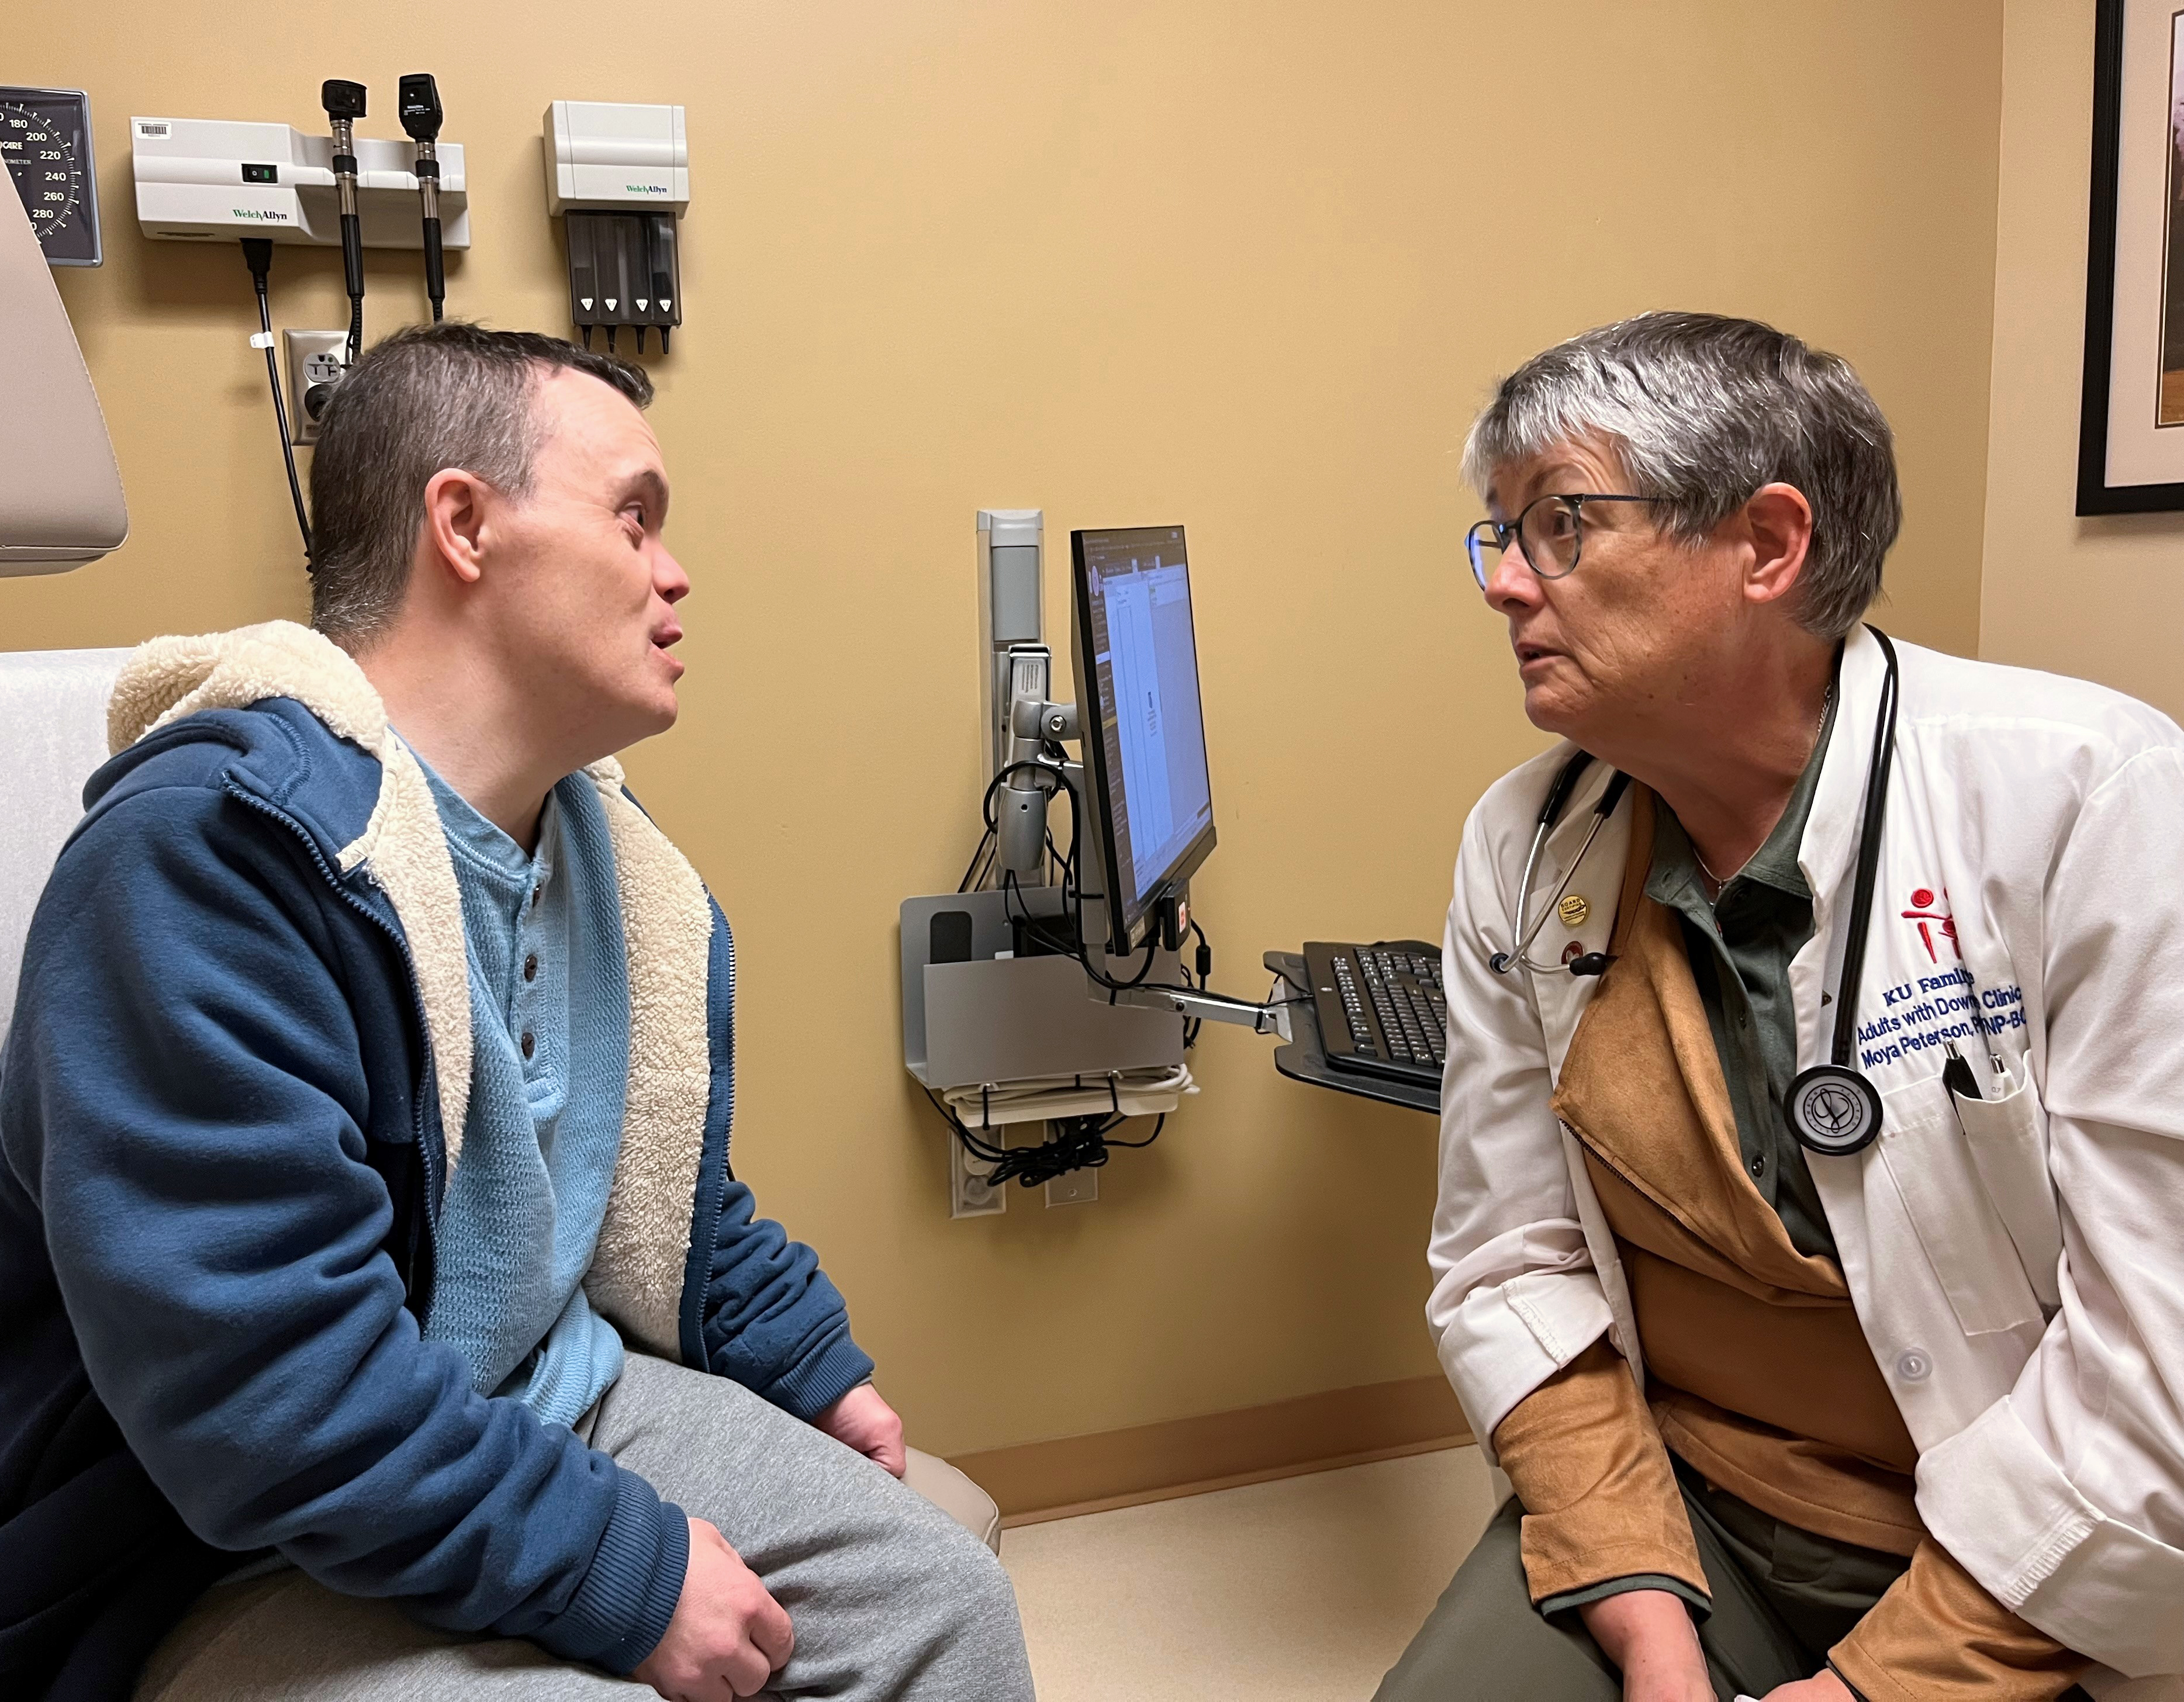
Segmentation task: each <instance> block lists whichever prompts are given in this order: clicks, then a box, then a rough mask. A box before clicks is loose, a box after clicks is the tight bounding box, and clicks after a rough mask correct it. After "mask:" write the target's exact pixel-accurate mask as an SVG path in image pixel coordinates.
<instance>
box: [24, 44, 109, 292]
mask: <svg viewBox="0 0 2184 1702" xmlns="http://www.w3.org/2000/svg"><path fill="white" fill-rule="evenodd" d="M0 159H5V160H6V161H7V162H8V176H9V177H11V178H13V179H14V183H15V192H16V193H17V194H18V195H20V197H22V200H23V210H24V211H25V212H26V213H28V214H30V215H31V231H32V232H33V233H34V234H35V235H36V237H37V239H38V246H39V248H42V249H43V250H44V251H45V255H46V263H47V264H48V265H53V266H96V265H97V264H99V262H100V261H101V260H102V259H104V256H103V254H102V253H100V251H99V246H98V181H97V172H96V171H95V170H94V169H93V167H92V157H91V97H89V96H88V95H86V93H84V92H83V91H82V90H81V89H17V88H8V87H5V86H0Z"/></svg>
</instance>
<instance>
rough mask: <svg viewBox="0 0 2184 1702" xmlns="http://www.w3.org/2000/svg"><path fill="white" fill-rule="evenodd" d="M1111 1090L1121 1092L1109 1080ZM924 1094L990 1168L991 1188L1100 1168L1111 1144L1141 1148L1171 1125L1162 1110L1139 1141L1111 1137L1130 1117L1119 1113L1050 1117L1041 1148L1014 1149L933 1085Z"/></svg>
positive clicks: (1033, 1185) (1025, 1184) (969, 1150)
mask: <svg viewBox="0 0 2184 1702" xmlns="http://www.w3.org/2000/svg"><path fill="white" fill-rule="evenodd" d="M1108 1088H1109V1091H1110V1092H1111V1093H1117V1089H1116V1088H1115V1086H1114V1083H1113V1081H1112V1078H1110V1081H1109V1083H1108ZM925 1097H926V1098H927V1099H930V1100H932V1102H933V1110H936V1111H938V1112H939V1113H940V1115H941V1116H942V1117H943V1118H944V1119H945V1120H946V1121H947V1124H948V1126H949V1127H950V1129H952V1130H954V1131H955V1132H956V1138H957V1139H958V1140H960V1141H961V1142H962V1143H963V1150H964V1151H965V1152H967V1153H968V1154H971V1156H972V1157H973V1158H975V1159H977V1160H978V1161H979V1162H980V1163H981V1164H983V1165H986V1166H988V1170H987V1176H986V1181H987V1184H988V1186H989V1187H992V1188H1006V1187H1007V1186H1008V1184H1009V1183H1010V1182H1015V1183H1017V1185H1018V1186H1019V1187H1022V1188H1037V1187H1039V1185H1041V1184H1042V1183H1045V1182H1052V1181H1053V1180H1054V1179H1055V1178H1056V1176H1067V1174H1068V1173H1069V1172H1070V1171H1079V1170H1099V1169H1100V1168H1101V1167H1102V1166H1104V1165H1106V1162H1107V1160H1108V1159H1109V1158H1110V1157H1111V1156H1112V1154H1111V1153H1110V1151H1109V1149H1110V1148H1113V1147H1129V1148H1132V1149H1139V1148H1144V1147H1149V1146H1151V1144H1152V1143H1154V1142H1155V1141H1156V1140H1158V1139H1159V1138H1160V1137H1161V1131H1162V1129H1164V1128H1166V1127H1167V1112H1165V1111H1163V1112H1162V1113H1161V1114H1160V1115H1159V1117H1158V1118H1157V1119H1156V1120H1155V1121H1154V1123H1153V1132H1152V1133H1151V1134H1150V1135H1147V1136H1146V1137H1145V1139H1143V1140H1141V1141H1118V1140H1113V1139H1111V1138H1109V1137H1110V1135H1111V1133H1112V1131H1114V1130H1116V1129H1118V1128H1120V1127H1122V1126H1123V1124H1124V1123H1126V1122H1128V1121H1129V1119H1128V1117H1127V1116H1124V1115H1122V1114H1121V1113H1120V1112H1095V1113H1094V1114H1093V1115H1089V1116H1078V1117H1051V1118H1049V1119H1048V1120H1047V1122H1048V1125H1049V1126H1050V1128H1051V1129H1052V1130H1053V1132H1054V1135H1053V1138H1052V1139H1050V1140H1048V1141H1045V1142H1042V1143H1039V1145H1037V1146H1029V1147H1012V1146H1009V1145H1007V1144H1006V1143H1004V1142H1000V1141H994V1140H989V1139H984V1138H982V1137H980V1136H979V1135H978V1134H977V1133H975V1132H972V1128H971V1126H970V1125H968V1124H967V1123H966V1122H964V1121H963V1120H962V1119H961V1117H958V1116H957V1115H956V1113H955V1112H954V1111H952V1110H950V1109H949V1106H948V1102H947V1101H946V1100H944V1099H941V1098H940V1096H939V1094H937V1093H934V1092H933V1090H932V1089H931V1088H930V1087H928V1088H927V1089H926V1090H925ZM1119 1097H1120V1096H1119V1093H1117V1099H1118V1100H1119Z"/></svg>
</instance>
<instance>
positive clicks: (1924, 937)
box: [1903, 887, 1964, 963]
mask: <svg viewBox="0 0 2184 1702" xmlns="http://www.w3.org/2000/svg"><path fill="white" fill-rule="evenodd" d="M1948 899H1949V895H1948V894H1947V893H1942V903H1943V904H1947V902H1948ZM1903 920H1904V921H1907V922H1916V923H1918V925H1919V939H1920V940H1921V941H1922V942H1924V943H1925V948H1926V956H1927V959H1928V960H1929V961H1931V962H1933V963H1939V962H1941V960H1942V959H1941V954H1939V953H1938V952H1936V950H1935V949H1934V936H1935V934H1936V932H1939V933H1940V935H1941V936H1942V938H1943V939H1945V940H1947V942H1948V943H1949V949H1950V950H1951V951H1952V952H1953V953H1955V954H1956V955H1957V956H1958V958H1959V959H1961V958H1962V957H1963V956H1964V948H1962V947H1961V946H1959V945H1958V943H1957V925H1956V922H1955V921H1954V920H1953V918H1952V917H1951V916H1950V915H1949V913H1948V912H1947V910H1937V909H1935V908H1934V894H1933V892H1932V889H1931V888H1930V887H1919V888H1918V889H1917V890H1916V891H1914V893H1912V894H1911V908H1910V909H1908V910H1906V911H1904V913H1903Z"/></svg>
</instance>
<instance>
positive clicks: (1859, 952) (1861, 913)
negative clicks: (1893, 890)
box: [1828, 626, 1897, 1069]
mask: <svg viewBox="0 0 2184 1702" xmlns="http://www.w3.org/2000/svg"><path fill="white" fill-rule="evenodd" d="M1865 630H1866V631H1869V632H1870V633H1872V634H1873V636H1874V637H1875V639H1877V640H1879V641H1880V654H1882V655H1883V656H1884V657H1886V659H1887V662H1888V671H1887V673H1886V675H1885V676H1883V677H1882V679H1881V682H1880V726H1879V727H1878V728H1876V729H1875V736H1874V741H1873V762H1872V765H1871V766H1870V768H1869V769H1868V770H1867V772H1866V777H1865V819H1864V820H1863V821H1862V822H1861V823H1860V824H1859V825H1858V873H1857V876H1856V877H1855V878H1854V879H1853V882H1852V883H1851V896H1850V932H1849V935H1848V936H1847V937H1846V938H1845V939H1844V941H1843V959H1842V971H1841V974H1840V975H1839V976H1837V977H1836V1036H1835V1044H1834V1046H1833V1047H1832V1048H1830V1052H1829V1054H1828V1055H1829V1058H1830V1061H1832V1062H1833V1063H1834V1064H1835V1065H1836V1067H1837V1068H1838V1069H1845V1068H1847V1067H1848V1066H1849V1064H1850V1057H1851V1048H1852V1047H1853V1045H1854V1044H1856V1043H1857V1040H1858V978H1859V976H1863V975H1864V973H1865V947H1866V941H1867V939H1868V938H1869V937H1870V935H1871V934H1872V932H1873V895H1874V892H1875V889H1876V888H1877V887H1879V885H1880V836H1881V832H1882V830H1883V829H1884V828H1885V827H1886V826H1887V822H1888V775H1889V770H1890V768H1891V767H1892V765H1893V763H1894V761H1895V757H1896V696H1897V690H1896V678H1897V668H1896V646H1895V645H1894V644H1892V643H1891V642H1889V637H1888V635H1887V634H1886V632H1883V631H1881V630H1880V628H1879V627H1878V626H1869V627H1867V628H1866V629H1865Z"/></svg>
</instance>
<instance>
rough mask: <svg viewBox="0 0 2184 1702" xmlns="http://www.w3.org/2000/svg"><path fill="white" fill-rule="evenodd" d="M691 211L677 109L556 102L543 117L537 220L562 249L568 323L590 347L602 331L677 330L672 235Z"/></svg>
mask: <svg viewBox="0 0 2184 1702" xmlns="http://www.w3.org/2000/svg"><path fill="white" fill-rule="evenodd" d="M689 204H690V153H689V147H688V142H686V141H685V139H684V136H683V131H682V108H681V107H679V106H625V105H619V104H616V103H610V102H604V101H555V102H554V103H553V104H552V105H551V106H549V107H548V108H546V210H547V212H548V214H549V215H551V216H554V217H558V218H560V219H561V220H563V222H564V224H565V226H566V229H567V233H568V244H569V318H570V320H571V323H572V324H574V325H575V326H576V327H577V331H579V332H580V333H581V334H582V337H583V340H584V347H585V348H590V347H591V346H592V333H593V331H600V330H604V331H605V332H606V337H607V348H609V350H610V351H613V352H615V353H620V350H619V348H617V344H618V342H619V340H620V336H621V332H623V331H634V332H635V333H636V337H637V351H638V353H640V354H642V353H644V339H645V333H646V332H647V331H658V332H659V333H660V353H662V354H665V353H667V336H668V333H669V332H670V331H672V330H673V329H674V328H675V327H676V326H677V325H681V324H682V263H681V260H680V259H679V257H678V254H677V249H678V248H679V247H680V243H679V242H678V241H677V237H678V236H679V234H680V233H679V231H678V230H677V225H678V224H679V221H680V220H681V219H682V214H683V211H684V210H685V209H687V208H688V206H689Z"/></svg>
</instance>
